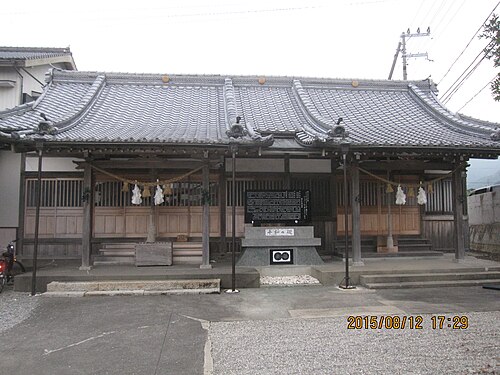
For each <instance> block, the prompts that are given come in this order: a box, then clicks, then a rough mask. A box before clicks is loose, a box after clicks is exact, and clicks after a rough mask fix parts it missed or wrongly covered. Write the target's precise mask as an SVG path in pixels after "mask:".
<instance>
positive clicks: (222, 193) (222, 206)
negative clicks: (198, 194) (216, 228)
mask: <svg viewBox="0 0 500 375" xmlns="http://www.w3.org/2000/svg"><path fill="white" fill-rule="evenodd" d="M225 160H226V158H223V159H222V165H221V167H220V171H219V210H220V211H219V215H220V217H219V220H220V251H221V252H223V253H227V246H226V241H227V240H226V236H227V228H226V218H227V212H226V210H227V196H226V195H227V192H226V161H225Z"/></svg>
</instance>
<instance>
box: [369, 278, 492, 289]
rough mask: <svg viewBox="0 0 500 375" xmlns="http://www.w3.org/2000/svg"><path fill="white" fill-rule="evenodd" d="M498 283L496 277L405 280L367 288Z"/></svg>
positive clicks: (372, 285)
mask: <svg viewBox="0 0 500 375" xmlns="http://www.w3.org/2000/svg"><path fill="white" fill-rule="evenodd" d="M487 284H489V285H491V284H500V280H498V279H491V280H490V279H484V280H447V281H406V282H400V283H367V284H363V286H364V287H366V288H368V289H407V288H442V287H450V286H483V285H487Z"/></svg>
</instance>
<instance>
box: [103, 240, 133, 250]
mask: <svg viewBox="0 0 500 375" xmlns="http://www.w3.org/2000/svg"><path fill="white" fill-rule="evenodd" d="M102 249H118V250H122V249H127V250H131V249H132V250H135V242H120V243H118V242H116V243H113V242H112V243H104V244H103V245H102Z"/></svg>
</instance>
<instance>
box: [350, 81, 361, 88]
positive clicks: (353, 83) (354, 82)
mask: <svg viewBox="0 0 500 375" xmlns="http://www.w3.org/2000/svg"><path fill="white" fill-rule="evenodd" d="M351 85H352V87H358V86H359V82H358V81H352V82H351Z"/></svg>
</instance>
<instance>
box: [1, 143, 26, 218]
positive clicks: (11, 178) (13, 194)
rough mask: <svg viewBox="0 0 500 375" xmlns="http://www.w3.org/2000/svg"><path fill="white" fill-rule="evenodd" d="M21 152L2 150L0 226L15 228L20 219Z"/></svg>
mask: <svg viewBox="0 0 500 375" xmlns="http://www.w3.org/2000/svg"><path fill="white" fill-rule="evenodd" d="M20 174H21V154H14V153H12V152H10V151H0V228H15V227H17V226H18V221H19V188H20V176H21V175H20Z"/></svg>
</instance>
